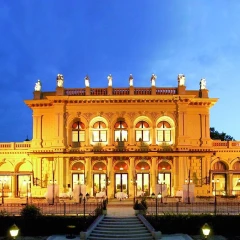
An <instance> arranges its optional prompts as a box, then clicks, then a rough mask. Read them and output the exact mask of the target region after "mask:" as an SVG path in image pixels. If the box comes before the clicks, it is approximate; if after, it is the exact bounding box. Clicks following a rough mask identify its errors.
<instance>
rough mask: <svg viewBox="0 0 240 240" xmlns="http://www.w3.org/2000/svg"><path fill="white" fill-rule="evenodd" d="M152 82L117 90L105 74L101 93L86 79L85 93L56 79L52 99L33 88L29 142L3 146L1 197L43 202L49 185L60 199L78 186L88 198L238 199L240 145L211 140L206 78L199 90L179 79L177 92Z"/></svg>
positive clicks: (0, 150)
mask: <svg viewBox="0 0 240 240" xmlns="http://www.w3.org/2000/svg"><path fill="white" fill-rule="evenodd" d="M150 80H151V84H150V87H146V88H138V87H134V84H133V81H134V79H133V76H132V75H130V77H129V87H128V88H114V87H112V82H113V79H112V76H111V75H109V76H108V86H107V87H106V88H91V87H90V79H89V78H88V77H86V78H85V88H76V89H69V88H64V78H63V75H61V74H58V75H57V83H56V91H55V92H47V91H46V92H45V91H42V86H41V82H40V81H38V82H37V83H36V86H35V91H34V96H33V99H32V100H26V101H25V103H26V105H27V106H28V107H29V108H31V109H32V112H33V138H32V140H31V141H24V142H7V143H0V188H1V189H2V188H3V191H4V195H5V196H9V197H21V196H25V195H26V192H27V191H28V192H29V191H31V194H32V196H33V197H34V196H35V197H42V196H44V194H45V193H46V191H47V186H48V184H49V183H50V181H54V180H56V181H57V183H58V185H59V189H60V193H66V192H68V191H69V188H73V186H74V184H75V183H77V182H78V183H80V184H82V185H86V191H87V192H88V193H89V194H90V196H95V195H96V193H97V192H104V191H107V195H108V197H110V198H112V197H114V196H115V194H116V193H117V192H125V193H127V194H128V196H129V197H134V196H136V195H139V194H141V193H143V194H144V195H146V196H150V195H151V193H153V192H155V191H156V184H165V185H166V187H167V194H168V195H169V196H175V195H176V194H177V191H181V190H182V189H183V186H184V184H185V183H186V181H187V182H188V183H191V184H194V186H195V188H194V195H195V196H211V195H212V194H214V193H217V194H227V195H234V194H238V193H240V191H239V190H240V185H238V184H240V183H239V182H238V179H239V178H240V159H239V157H240V142H238V141H229V142H224V141H216V140H214V141H213V140H211V138H210V132H209V128H210V126H209V122H210V120H209V119H210V114H209V112H210V108H211V107H212V106H213V105H214V104H215V103H216V102H217V99H216V98H209V96H208V90H207V89H206V82H205V79H201V81H200V86H199V89H197V90H187V89H186V86H185V76H184V75H182V74H179V75H178V79H177V81H176V85H177V87H175V88H173V87H169V88H166V87H164V88H163V87H156V76H155V75H154V74H153V75H152V77H151V79H150ZM213 179H215V180H216V179H219V182H217V183H215V184H213V183H212V180H213ZM26 188H27V189H26ZM214 188H215V189H214ZM29 189H30V190H29ZM1 192H2V191H1Z"/></svg>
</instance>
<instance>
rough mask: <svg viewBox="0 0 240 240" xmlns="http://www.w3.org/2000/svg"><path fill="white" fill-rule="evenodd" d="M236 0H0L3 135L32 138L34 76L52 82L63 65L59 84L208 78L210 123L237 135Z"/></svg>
mask: <svg viewBox="0 0 240 240" xmlns="http://www.w3.org/2000/svg"><path fill="white" fill-rule="evenodd" d="M239 26H240V1H239V0H211V1H209V0H182V1H181V0H170V1H169V0H85V1H84V0H15V1H14V0H0V89H1V102H0V115H1V118H0V142H14V141H23V140H25V139H26V137H27V135H28V137H29V138H30V139H31V138H32V112H31V110H30V109H29V108H28V107H27V106H26V105H25V104H24V102H23V101H24V100H25V99H32V98H33V90H34V85H35V82H36V81H37V79H40V80H41V82H42V90H43V91H54V90H55V87H56V75H57V74H58V73H62V74H63V75H64V78H65V82H64V87H65V88H74V87H75V88H82V87H84V77H85V75H86V74H88V75H89V76H90V87H106V86H107V75H108V74H109V73H111V74H112V76H113V87H128V86H129V83H128V77H129V74H130V73H132V74H133V76H134V86H136V87H150V77H151V74H152V73H155V74H156V75H157V76H158V78H157V81H156V85H157V87H166V86H169V87H176V86H177V75H178V74H179V73H183V74H185V76H186V86H187V89H188V90H190V89H199V81H200V79H201V78H206V80H207V88H208V89H209V96H210V97H212V98H219V101H218V103H217V104H216V105H215V106H214V107H213V108H212V110H211V118H210V122H211V124H210V125H211V126H212V127H215V128H216V129H217V130H218V131H220V132H221V131H224V132H226V133H227V134H229V135H232V136H233V137H234V138H235V139H237V140H240V130H239V126H238V125H239V119H240V112H239V111H240V110H239V107H238V101H239V100H238V96H239V89H240V78H239V75H240V73H239V70H240V69H239V64H240V44H239V42H240V27H239Z"/></svg>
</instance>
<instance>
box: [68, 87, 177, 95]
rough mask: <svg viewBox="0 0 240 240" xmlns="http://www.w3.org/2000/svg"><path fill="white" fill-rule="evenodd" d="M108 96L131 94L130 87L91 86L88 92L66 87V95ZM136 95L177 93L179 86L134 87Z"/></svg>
mask: <svg viewBox="0 0 240 240" xmlns="http://www.w3.org/2000/svg"><path fill="white" fill-rule="evenodd" d="M89 94H90V95H91V96H106V95H115V96H117V95H130V88H112V91H110V90H109V88H90V91H89V93H88V94H87V90H86V88H67V89H64V95H66V96H85V95H89ZM133 94H134V95H154V94H156V95H175V94H177V88H144V87H142V88H140V87H139V88H133Z"/></svg>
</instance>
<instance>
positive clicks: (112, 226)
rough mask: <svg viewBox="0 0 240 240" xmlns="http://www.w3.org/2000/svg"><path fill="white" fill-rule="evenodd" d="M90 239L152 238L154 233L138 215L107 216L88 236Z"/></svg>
mask: <svg viewBox="0 0 240 240" xmlns="http://www.w3.org/2000/svg"><path fill="white" fill-rule="evenodd" d="M87 239H89V240H96V239H99V240H101V239H102V240H111V239H114V240H116V239H123V240H133V239H138V240H140V239H141V240H152V239H154V238H153V236H152V233H151V232H150V231H149V230H148V228H147V227H145V225H144V224H143V223H142V221H141V220H140V219H139V218H138V217H137V216H133V217H125V218H117V217H108V216H105V217H104V218H103V219H102V220H101V221H100V222H99V223H98V224H97V226H96V227H95V228H94V229H93V231H92V232H91V233H90V235H89V236H88V238H87Z"/></svg>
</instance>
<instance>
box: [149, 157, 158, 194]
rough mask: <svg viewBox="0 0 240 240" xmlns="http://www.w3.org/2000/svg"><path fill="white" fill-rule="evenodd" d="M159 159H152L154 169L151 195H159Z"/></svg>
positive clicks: (152, 170) (152, 169) (152, 171)
mask: <svg viewBox="0 0 240 240" xmlns="http://www.w3.org/2000/svg"><path fill="white" fill-rule="evenodd" d="M157 160H158V158H157V157H152V168H151V175H152V179H151V189H150V191H151V192H150V194H151V193H153V192H154V193H155V195H156V194H157V193H156V192H155V191H156V184H157V173H158V161H157Z"/></svg>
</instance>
